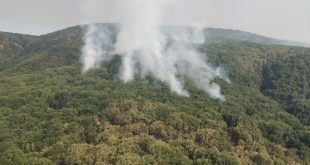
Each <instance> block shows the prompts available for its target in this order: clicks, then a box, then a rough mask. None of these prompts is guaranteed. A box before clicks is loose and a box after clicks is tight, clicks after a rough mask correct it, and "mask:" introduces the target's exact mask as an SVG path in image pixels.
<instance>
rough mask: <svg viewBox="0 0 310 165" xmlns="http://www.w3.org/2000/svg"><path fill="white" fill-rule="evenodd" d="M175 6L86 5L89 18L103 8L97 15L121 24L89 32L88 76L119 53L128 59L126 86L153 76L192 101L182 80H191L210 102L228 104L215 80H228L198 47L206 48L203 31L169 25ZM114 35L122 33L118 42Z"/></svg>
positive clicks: (130, 0) (162, 1) (146, 0)
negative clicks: (137, 78)
mask: <svg viewBox="0 0 310 165" xmlns="http://www.w3.org/2000/svg"><path fill="white" fill-rule="evenodd" d="M173 1H174V0H172V1H167V0H126V1H124V0H113V1H109V0H101V1H100V0H87V1H84V3H83V4H82V5H81V7H82V9H85V10H83V11H84V13H86V14H87V11H88V10H89V9H91V8H95V7H97V8H98V6H99V7H100V6H101V7H102V10H103V11H102V12H98V13H96V14H95V15H97V14H109V15H110V17H111V20H110V22H113V21H115V22H119V23H120V27H119V29H118V31H117V32H112V31H111V29H109V28H106V27H105V28H102V27H99V26H97V25H94V24H92V25H89V26H88V27H87V32H86V34H85V37H84V42H85V45H84V47H83V49H82V58H81V60H82V72H83V73H85V72H87V71H88V70H90V69H92V68H96V67H99V66H100V65H101V63H102V62H103V61H108V60H110V59H111V58H112V57H113V56H114V55H116V54H117V55H120V56H121V58H122V65H121V68H120V73H119V78H120V79H121V80H122V81H123V82H125V83H126V82H129V81H131V80H133V79H134V77H135V75H140V76H141V77H142V78H143V77H145V76H147V75H151V76H153V77H154V78H157V79H159V80H160V81H162V82H165V83H166V84H167V85H169V87H170V89H171V91H173V92H176V93H177V94H179V95H182V96H189V93H188V91H187V90H186V89H185V87H184V85H183V83H182V79H181V78H180V77H182V76H185V77H187V78H190V79H191V80H192V81H193V82H194V83H195V85H196V86H197V87H198V88H199V89H201V90H203V91H205V92H207V93H208V94H209V95H210V97H212V98H215V99H220V100H225V97H224V96H223V95H222V94H221V91H220V86H219V85H218V84H216V83H214V82H212V80H213V79H214V78H216V77H219V78H223V79H226V78H225V77H224V76H223V74H222V71H221V69H220V68H214V67H212V66H209V65H208V64H207V62H206V57H205V55H204V54H202V53H201V52H199V50H198V48H197V46H198V45H200V44H203V43H204V34H203V29H201V28H177V27H171V26H170V27H168V26H163V25H164V23H163V18H164V17H165V14H164V13H167V10H169V8H170V7H173V3H172V2H173ZM175 2H177V1H175ZM180 3H182V1H180ZM85 6H86V7H85ZM113 33H116V34H115V35H116V37H115V42H114V41H113V35H112V34H113Z"/></svg>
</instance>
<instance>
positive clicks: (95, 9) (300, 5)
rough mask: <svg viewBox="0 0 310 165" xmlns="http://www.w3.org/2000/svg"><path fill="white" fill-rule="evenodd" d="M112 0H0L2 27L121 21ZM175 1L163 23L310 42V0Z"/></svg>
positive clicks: (38, 28)
mask: <svg viewBox="0 0 310 165" xmlns="http://www.w3.org/2000/svg"><path fill="white" fill-rule="evenodd" d="M83 1H84V2H83ZM112 1H115V0H102V2H103V3H100V4H98V3H96V4H92V3H89V2H92V0H0V31H9V32H18V33H26V34H44V33H48V32H52V31H55V30H59V29H62V28H64V27H68V26H72V25H77V24H81V23H88V22H116V21H121V20H122V12H123V11H120V10H118V8H117V6H116V7H115V6H111V5H113V3H112ZM123 1H131V0H123ZM167 1H170V0H167ZM110 2H111V3H110ZM171 2H172V3H173V5H172V6H174V7H173V8H169V9H167V10H164V12H166V13H164V15H165V17H164V19H165V20H164V21H163V22H165V24H173V25H175V24H176V25H195V26H197V25H199V26H209V27H220V28H231V29H237V30H245V31H249V32H254V33H258V34H262V35H265V36H271V37H275V38H280V39H289V40H296V41H304V42H309V43H310V0H178V1H176V0H172V1H171ZM116 13H117V14H116Z"/></svg>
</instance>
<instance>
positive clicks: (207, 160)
mask: <svg viewBox="0 0 310 165" xmlns="http://www.w3.org/2000/svg"><path fill="white" fill-rule="evenodd" d="M102 26H110V27H109V28H115V27H114V26H113V25H102ZM205 33H206V34H207V35H206V36H207V38H209V39H208V42H206V43H205V44H204V45H201V51H204V52H205V54H206V55H207V56H208V61H209V63H211V64H213V65H214V66H221V67H223V68H224V69H225V70H226V71H227V75H228V77H229V78H230V80H231V83H227V82H225V81H222V80H215V81H217V82H218V83H219V84H221V87H222V90H223V94H224V95H225V96H226V101H225V102H221V101H218V100H213V99H210V98H209V97H208V95H207V94H205V93H204V92H202V91H199V90H198V89H197V88H195V87H194V85H193V84H192V82H191V81H187V80H185V81H186V86H187V89H189V91H190V93H191V94H192V95H191V97H190V98H186V97H180V96H178V95H176V94H175V93H171V92H170V91H169V89H168V87H167V86H166V85H165V84H162V83H160V82H158V81H157V80H155V79H153V78H152V77H148V78H147V79H146V80H142V79H136V80H135V81H133V82H130V83H127V84H123V83H121V82H119V81H117V80H116V77H115V73H117V72H118V66H119V65H120V59H119V58H117V57H116V58H114V59H113V60H112V61H111V62H109V63H105V64H104V65H102V67H100V68H99V69H96V70H92V71H90V72H89V73H87V74H85V75H81V74H80V68H81V66H80V62H79V59H80V48H81V45H82V44H83V42H82V37H83V30H82V28H80V27H72V28H68V29H65V30H61V31H58V32H54V33H50V34H47V35H42V36H27V35H19V34H10V33H0V59H1V60H0V164H23V163H25V162H27V163H29V164H129V162H131V163H132V164H223V165H224V164H225V165H226V164H263V165H265V164H284V165H285V164H307V163H308V162H310V129H309V128H310V127H309V125H310V112H309V109H310V94H309V93H310V84H309V83H310V75H309V73H310V72H309V71H310V49H308V48H303V47H292V46H281V42H282V41H279V40H273V39H269V38H265V37H261V36H252V34H250V33H245V32H236V31H230V30H220V29H206V30H205ZM267 40H268V42H267ZM262 43H266V44H262ZM267 44H268V45H267ZM292 45H294V44H292Z"/></svg>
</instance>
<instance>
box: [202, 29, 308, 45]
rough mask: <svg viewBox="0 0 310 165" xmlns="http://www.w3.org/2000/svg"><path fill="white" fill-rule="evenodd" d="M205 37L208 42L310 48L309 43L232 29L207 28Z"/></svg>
mask: <svg viewBox="0 0 310 165" xmlns="http://www.w3.org/2000/svg"><path fill="white" fill-rule="evenodd" d="M205 36H206V40H207V41H208V42H220V41H223V40H235V41H245V42H252V43H259V44H270V45H286V46H302V47H310V44H309V43H303V42H295V41H288V40H279V39H274V38H270V37H264V36H261V35H257V34H254V33H249V32H244V31H239V30H230V29H217V28H206V29H205Z"/></svg>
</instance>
